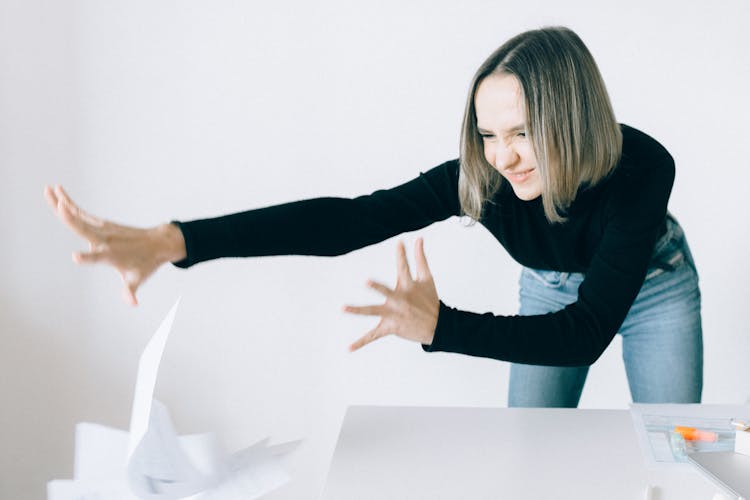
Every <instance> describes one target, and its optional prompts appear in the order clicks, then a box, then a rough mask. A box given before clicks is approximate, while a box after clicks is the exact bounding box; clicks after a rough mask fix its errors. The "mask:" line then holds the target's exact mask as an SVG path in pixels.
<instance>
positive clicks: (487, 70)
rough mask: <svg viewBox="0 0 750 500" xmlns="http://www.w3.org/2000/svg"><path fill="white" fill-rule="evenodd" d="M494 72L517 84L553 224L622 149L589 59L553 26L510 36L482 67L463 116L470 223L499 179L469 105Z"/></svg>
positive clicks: (465, 205)
mask: <svg viewBox="0 0 750 500" xmlns="http://www.w3.org/2000/svg"><path fill="white" fill-rule="evenodd" d="M493 74H510V75H513V76H515V77H516V78H517V79H518V82H519V84H520V86H521V89H522V92H523V98H524V101H525V105H526V134H527V137H528V138H529V140H530V141H531V145H532V148H533V151H534V154H535V156H536V162H537V163H536V166H537V169H538V171H539V175H540V178H541V184H542V204H543V206H544V213H545V215H546V217H547V220H549V221H550V222H551V223H555V222H564V221H565V220H566V217H565V214H566V210H567V209H568V208H569V207H570V204H571V203H572V202H573V200H574V199H575V197H576V193H577V192H578V190H579V188H580V187H582V186H584V185H587V186H593V185H595V184H597V183H598V182H599V181H601V180H602V179H604V178H605V177H607V175H609V173H610V172H611V171H612V170H613V169H614V167H615V165H616V164H617V162H618V160H619V158H620V154H621V152H622V133H621V132H620V127H619V125H618V124H617V121H616V120H615V116H614V112H613V111H612V105H611V103H610V101H609V96H608V95H607V89H606V88H605V86H604V81H603V80H602V77H601V74H600V73H599V69H598V68H597V66H596V63H595V62H594V58H593V57H592V56H591V53H590V52H589V51H588V49H587V48H586V46H585V45H584V43H583V41H581V39H580V38H579V37H578V35H576V34H575V33H574V32H573V31H571V30H570V29H568V28H563V27H551V28H542V29H538V30H532V31H526V32H524V33H521V34H520V35H517V36H515V37H513V38H511V39H510V40H508V41H507V42H506V43H504V44H503V45H502V46H501V47H500V48H499V49H497V50H496V51H495V52H494V53H493V54H492V55H491V56H490V57H489V58H487V60H486V61H485V62H484V63H483V64H482V65H481V66H480V67H479V69H478V70H477V72H476V74H475V75H474V78H473V80H472V83H471V88H470V91H469V97H468V99H467V101H466V110H465V112H464V120H463V126H462V130H461V159H460V163H461V174H460V176H459V185H458V190H459V198H460V202H461V209H462V211H463V213H464V214H465V215H467V216H469V217H471V218H472V219H474V220H475V221H476V220H479V218H480V217H481V215H482V208H483V206H484V204H485V203H486V202H487V201H488V200H490V199H491V198H492V196H493V195H494V194H495V193H496V192H497V190H498V189H499V188H500V186H501V185H502V183H503V182H504V180H503V177H502V176H501V175H500V174H499V173H498V172H497V171H496V170H495V169H494V168H493V167H492V166H491V165H490V164H489V163H488V162H487V160H486V159H485V157H484V146H483V143H482V137H481V136H480V134H479V131H478V130H477V115H476V109H475V107H474V99H475V97H476V92H477V88H478V87H479V84H480V83H481V82H482V80H484V79H485V78H486V77H487V76H489V75H493Z"/></svg>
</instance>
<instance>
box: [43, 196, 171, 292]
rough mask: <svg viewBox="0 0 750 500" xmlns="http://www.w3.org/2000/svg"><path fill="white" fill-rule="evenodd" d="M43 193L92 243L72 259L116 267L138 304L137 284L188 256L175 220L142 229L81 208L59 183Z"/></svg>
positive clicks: (55, 208) (60, 213)
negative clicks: (88, 212) (168, 263)
mask: <svg viewBox="0 0 750 500" xmlns="http://www.w3.org/2000/svg"><path fill="white" fill-rule="evenodd" d="M44 197H45V198H46V199H47V202H48V203H49V204H50V206H51V207H52V209H53V210H54V212H55V214H57V216H58V217H59V218H60V220H61V221H63V223H65V225H66V226H68V227H69V228H70V229H72V230H73V231H74V232H75V233H76V234H78V235H79V236H81V237H82V238H84V239H85V240H86V241H88V243H89V250H88V252H73V261H75V262H77V263H79V264H90V263H95V262H103V263H106V264H109V265H110V266H112V267H114V268H115V269H116V270H117V272H118V273H120V276H121V277H122V281H123V283H124V285H125V289H124V291H123V298H124V299H125V301H126V302H129V303H130V304H132V305H138V300H137V299H136V296H135V292H136V290H138V287H139V286H140V285H141V283H143V282H144V281H146V279H147V278H148V277H149V276H151V275H152V274H153V273H154V271H156V270H157V269H158V268H159V266H161V265H162V264H164V263H166V262H176V261H179V260H182V259H184V258H185V257H186V250H185V240H184V238H183V236H182V231H180V229H179V228H178V227H177V226H176V225H174V224H162V225H160V226H156V227H153V228H149V229H141V228H135V227H129V226H122V225H119V224H115V223H113V222H109V221H107V220H103V219H99V218H97V217H94V216H92V215H89V214H87V213H86V212H84V211H83V210H81V209H80V208H78V206H77V205H76V204H75V203H73V201H72V200H71V199H70V197H69V196H68V194H67V193H66V192H65V191H64V190H63V188H62V187H60V186H55V187H54V189H53V188H51V187H50V186H45V188H44Z"/></svg>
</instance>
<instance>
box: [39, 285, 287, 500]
mask: <svg viewBox="0 0 750 500" xmlns="http://www.w3.org/2000/svg"><path fill="white" fill-rule="evenodd" d="M179 302H180V301H179V299H178V300H177V302H176V303H175V305H174V306H173V307H172V309H170V311H169V313H167V316H166V317H165V319H164V320H163V321H162V323H161V325H160V326H159V328H158V329H157V331H156V333H154V335H153V337H152V338H151V340H150V341H149V342H148V344H147V345H146V348H145V349H144V351H143V354H142V355H141V358H140V361H139V365H138V378H137V380H136V388H135V395H134V398H133V408H132V413H131V423H130V432H129V433H127V432H125V431H121V430H118V429H112V428H109V427H105V426H101V425H97V424H89V423H81V424H79V425H78V426H77V427H76V453H75V476H74V480H72V481H67V480H56V481H51V482H50V483H48V487H47V498H48V500H105V499H106V500H133V499H137V498H141V499H153V500H156V499H158V500H172V499H177V498H188V497H189V498H190V499H191V500H239V499H242V500H251V499H256V498H259V497H261V496H262V495H265V494H266V493H268V492H270V491H272V490H274V489H276V488H278V487H279V486H281V485H282V484H284V483H285V482H287V481H288V480H289V476H288V475H287V473H286V472H285V471H284V469H283V467H282V464H281V457H282V456H283V455H285V454H287V453H289V452H291V451H292V450H293V449H294V448H296V446H297V445H298V444H299V443H298V442H294V443H286V444H283V445H276V446H271V447H269V446H267V445H266V441H261V442H260V443H257V444H255V445H253V446H250V447H248V448H246V449H244V450H241V451H239V452H237V453H235V454H233V455H231V456H228V455H227V454H226V453H224V452H223V450H222V449H221V447H220V446H219V443H218V440H217V439H216V437H215V436H214V435H213V434H210V433H207V434H196V435H189V436H177V433H176V432H175V429H174V426H173V425H172V421H171V419H170V418H169V412H168V410H167V408H166V407H165V406H164V405H163V404H162V403H160V402H158V401H156V400H154V399H153V394H154V388H155V386H156V379H157V375H158V370H159V364H160V362H161V358H162V354H163V352H164V348H165V346H166V342H167V338H168V337H169V332H170V330H171V327H172V323H173V322H174V317H175V313H176V310H177V306H178V304H179Z"/></svg>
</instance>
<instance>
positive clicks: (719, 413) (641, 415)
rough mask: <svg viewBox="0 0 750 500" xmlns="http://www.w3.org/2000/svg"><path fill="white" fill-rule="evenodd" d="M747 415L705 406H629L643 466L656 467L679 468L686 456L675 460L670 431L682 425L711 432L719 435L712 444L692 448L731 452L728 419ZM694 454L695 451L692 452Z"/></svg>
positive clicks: (727, 407)
mask: <svg viewBox="0 0 750 500" xmlns="http://www.w3.org/2000/svg"><path fill="white" fill-rule="evenodd" d="M747 413H748V407H747V406H741V405H705V404H636V403H634V404H631V405H630V415H631V416H632V417H633V425H634V427H635V432H636V435H637V436H638V441H639V442H640V445H641V450H642V451H643V456H644V459H645V461H646V464H647V465H649V466H651V467H656V466H675V465H677V466H682V465H683V464H685V463H687V456H684V457H681V456H679V454H677V455H678V456H675V455H676V453H675V450H674V448H673V446H672V442H671V434H672V430H673V429H674V428H675V426H678V425H682V426H688V427H696V428H699V429H704V430H711V431H714V432H717V433H718V436H719V439H718V441H717V442H715V443H693V444H691V446H695V447H702V448H706V449H708V448H710V449H711V450H714V451H720V450H724V449H731V448H732V447H733V446H734V435H733V434H732V433H731V428H730V424H729V422H730V419H731V418H733V417H736V416H738V415H744V414H747ZM693 451H697V450H693Z"/></svg>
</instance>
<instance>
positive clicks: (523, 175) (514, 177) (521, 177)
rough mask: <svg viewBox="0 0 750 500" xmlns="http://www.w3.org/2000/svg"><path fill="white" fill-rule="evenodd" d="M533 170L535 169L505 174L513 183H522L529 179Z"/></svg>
mask: <svg viewBox="0 0 750 500" xmlns="http://www.w3.org/2000/svg"><path fill="white" fill-rule="evenodd" d="M534 170H535V169H533V168H531V169H529V170H524V171H523V172H507V173H506V176H507V177H508V179H510V180H511V181H513V182H523V181H525V180H526V179H528V178H529V176H530V175H531V173H532V172H533V171H534Z"/></svg>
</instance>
